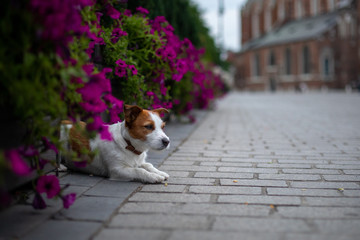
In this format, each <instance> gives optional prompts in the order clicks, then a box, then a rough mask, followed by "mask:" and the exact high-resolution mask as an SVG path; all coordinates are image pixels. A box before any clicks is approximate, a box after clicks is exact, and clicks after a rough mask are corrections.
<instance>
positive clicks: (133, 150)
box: [124, 138, 142, 155]
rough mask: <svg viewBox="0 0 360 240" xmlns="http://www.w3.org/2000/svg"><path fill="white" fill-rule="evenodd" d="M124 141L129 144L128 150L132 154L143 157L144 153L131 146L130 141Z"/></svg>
mask: <svg viewBox="0 0 360 240" xmlns="http://www.w3.org/2000/svg"><path fill="white" fill-rule="evenodd" d="M124 140H125V142H126V143H127V146H126V149H127V150H129V151H130V152H133V153H134V154H136V155H141V154H142V152H140V151H138V150H136V149H135V147H134V146H133V145H132V144H131V142H130V141H129V140H127V139H126V138H124Z"/></svg>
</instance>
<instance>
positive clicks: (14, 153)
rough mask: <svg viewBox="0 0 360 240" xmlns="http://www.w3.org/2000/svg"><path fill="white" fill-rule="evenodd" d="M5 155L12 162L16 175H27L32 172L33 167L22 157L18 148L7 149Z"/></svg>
mask: <svg viewBox="0 0 360 240" xmlns="http://www.w3.org/2000/svg"><path fill="white" fill-rule="evenodd" d="M4 155H5V158H6V159H7V160H8V161H9V162H10V166H11V169H12V171H13V172H14V173H15V174H16V175H19V176H26V175H29V174H30V173H31V168H30V167H29V166H28V164H27V163H26V162H25V160H24V159H23V158H22V156H21V155H20V153H19V151H18V150H16V149H11V150H6V151H5V153H4Z"/></svg>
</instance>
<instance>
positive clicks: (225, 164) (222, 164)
mask: <svg viewBox="0 0 360 240" xmlns="http://www.w3.org/2000/svg"><path fill="white" fill-rule="evenodd" d="M252 165H253V164H252V163H243V162H201V163H200V166H218V167H252Z"/></svg>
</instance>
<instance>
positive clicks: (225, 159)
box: [221, 157, 272, 164]
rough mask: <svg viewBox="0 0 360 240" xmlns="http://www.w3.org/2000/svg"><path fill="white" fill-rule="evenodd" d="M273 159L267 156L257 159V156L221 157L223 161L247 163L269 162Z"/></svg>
mask: <svg viewBox="0 0 360 240" xmlns="http://www.w3.org/2000/svg"><path fill="white" fill-rule="evenodd" d="M271 160H272V159H269V158H266V159H257V158H225V157H223V158H221V162H223V163H228V164H232V163H233V164H236V163H239V164H240V163H241V164H246V163H268V162H269V161H271Z"/></svg>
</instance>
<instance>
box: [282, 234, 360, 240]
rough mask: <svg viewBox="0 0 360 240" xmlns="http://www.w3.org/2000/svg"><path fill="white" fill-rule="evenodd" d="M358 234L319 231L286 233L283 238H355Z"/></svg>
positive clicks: (292, 239)
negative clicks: (323, 232) (322, 232)
mask: <svg viewBox="0 0 360 240" xmlns="http://www.w3.org/2000/svg"><path fill="white" fill-rule="evenodd" d="M358 238H359V236H356V235H348V234H346V233H341V234H340V233H336V234H327V233H325V234H319V233H288V234H286V235H285V237H284V239H291V240H357V239H358Z"/></svg>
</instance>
